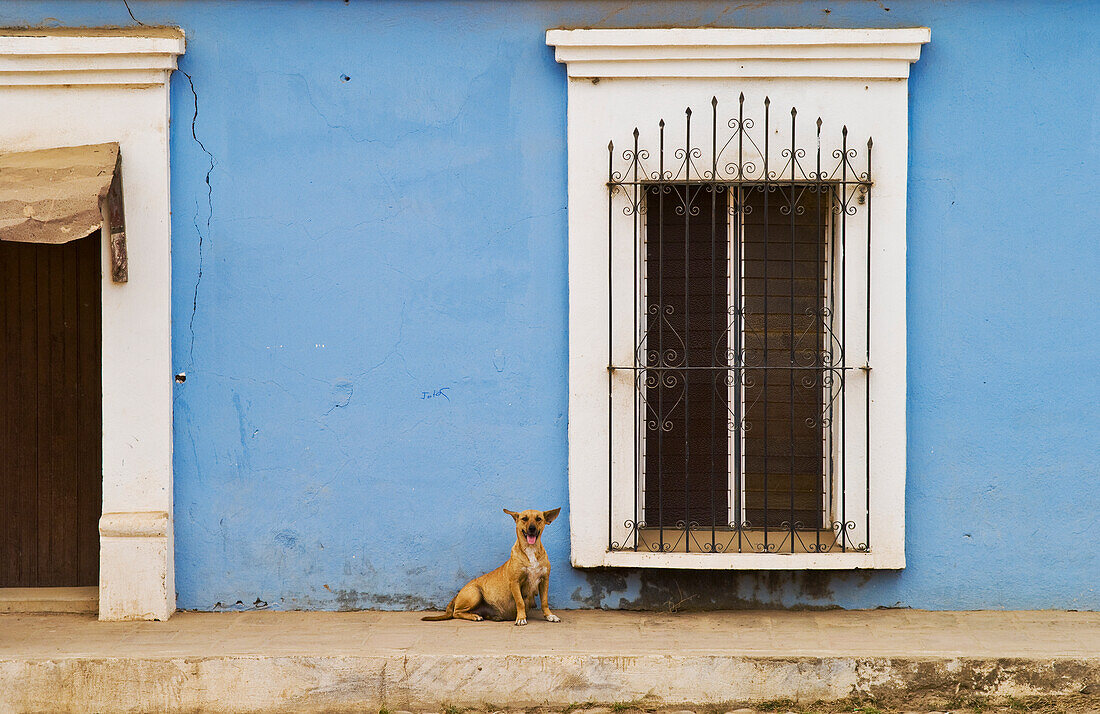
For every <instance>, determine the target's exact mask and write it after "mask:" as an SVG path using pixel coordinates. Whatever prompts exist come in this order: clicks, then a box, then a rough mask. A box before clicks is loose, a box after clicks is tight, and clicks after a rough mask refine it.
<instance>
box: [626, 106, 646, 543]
mask: <svg viewBox="0 0 1100 714" xmlns="http://www.w3.org/2000/svg"><path fill="white" fill-rule="evenodd" d="M639 161H640V159H639V158H638V127H634V157H633V161H632V162H631V164H632V165H631V173H632V174H633V178H634V188H633V189H632V194H633V201H634V203H633V206H634V209H633V210H634V214H633V216H632V218H633V219H634V253H633V256H634V293H633V300H634V335H635V337H636V339H635V340H634V349H633V350H632V352H633V353H634V354H633V358H632V359H633V364H634V493H633V495H632V500H633V501H634V528H633V531H634V550H635V551H637V550H638V530H639V527H640V526H639V525H638V519H639V515H638V506H639V504H638V500H639V498H638V494H639V492H640V489H641V488H644V483H643V485H641V486H640V485H639V481H641V478H640V475H641V469H642V464H641V461H640V454H639V453H638V452H639V451H641V449H642V441H643V439H645V428H644V426H641V424H644V423H645V411H644V409H643V410H642V411H641V413H639V407H640V406H641V404H639V403H638V402H639V389H644V388H645V380H643V381H642V384H641V385H639V384H638V376H639V374H640V372H639V371H638V348H639V346H641V337H642V335H643V334H645V332H644V330H640V329H639V327H638V324H639V320H638V303H639V302H642V306H643V307H642V314H643V316H642V319H643V320H644V319H645V312H646V310H645V302H644V300H645V298H644V297H642V300H641V301H639V297H641V296H640V295H639V291H638V263H640V262H641V261H642V260H643V257H642V256H643V253H642V247H641V246H640V245H639V244H638V221H640V220H641V218H640V217H639V210H640V209H641V203H639V202H638V162H639ZM642 200H645V197H643V198H642ZM639 422H641V424H640V423H639ZM623 545H624V546H625V545H626V544H625V543H624V544H623Z"/></svg>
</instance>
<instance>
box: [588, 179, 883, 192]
mask: <svg viewBox="0 0 1100 714" xmlns="http://www.w3.org/2000/svg"><path fill="white" fill-rule="evenodd" d="M685 185H686V186H753V187H757V186H759V187H764V186H775V187H776V188H777V189H780V188H784V187H787V186H790V185H791V180H790V179H789V178H788V179H783V178H779V177H777V178H771V179H768V180H767V181H765V180H764V179H759V178H755V179H675V178H666V179H638V180H637V181H627V180H625V179H624V180H622V181H608V182H607V186H609V187H610V186H685ZM794 185H795V186H799V187H804V188H809V187H812V186H866V187H868V188H870V187H872V186H874V182H873V181H870V180H862V179H858V178H855V177H852V178H849V179H836V178H832V179H821V180H820V181H819V180H815V179H798V180H796V181H795V182H794Z"/></svg>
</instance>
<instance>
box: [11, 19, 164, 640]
mask: <svg viewBox="0 0 1100 714" xmlns="http://www.w3.org/2000/svg"><path fill="white" fill-rule="evenodd" d="M183 51H184V37H183V33H182V32H181V31H180V30H177V29H174V28H157V27H148V28H147V27H141V28H134V29H88V28H46V29H33V30H27V29H9V30H0V106H3V107H4V111H3V112H0V151H4V152H7V151H30V150H34V149H44V148H51V147H57V146H79V145H84V144H99V143H104V142H112V141H117V142H118V143H119V146H120V149H121V154H122V172H123V190H124V192H125V199H124V203H125V206H126V229H127V239H128V243H129V247H130V251H129V267H130V276H129V282H127V283H123V284H116V283H113V282H111V278H110V275H111V270H110V266H109V259H110V251H109V250H108V249H107V246H106V243H104V246H103V251H102V255H103V265H102V270H101V272H102V276H103V277H102V289H101V297H102V303H103V335H102V338H103V339H102V345H103V347H102V359H103V372H102V375H103V510H102V517H101V519H100V522H99V532H100V575H99V618H100V619H101V620H165V619H167V618H168V617H169V616H170V615H171V614H172V613H173V612H174V611H175V603H176V596H175V580H174V568H173V565H174V564H173V553H174V544H173V529H172V361H171V358H172V354H171V334H172V333H171V327H172V300H171V298H172V294H171V292H172V287H171V286H172V280H171V278H172V270H171V268H172V263H171V220H170V218H171V213H170V201H169V185H170V181H169V162H168V123H169V95H168V81H169V76H170V75H171V73H172V71H173V70H174V69H175V68H176V58H177V56H179V55H180V54H182V53H183Z"/></svg>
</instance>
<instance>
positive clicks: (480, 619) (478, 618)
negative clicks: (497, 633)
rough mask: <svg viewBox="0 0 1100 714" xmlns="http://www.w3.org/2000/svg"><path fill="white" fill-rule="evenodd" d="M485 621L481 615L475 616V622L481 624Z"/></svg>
mask: <svg viewBox="0 0 1100 714" xmlns="http://www.w3.org/2000/svg"><path fill="white" fill-rule="evenodd" d="M484 619H485V618H484V617H482V616H481V615H474V622H481V621H482V620H484Z"/></svg>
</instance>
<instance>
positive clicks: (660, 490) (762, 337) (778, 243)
mask: <svg viewBox="0 0 1100 714" xmlns="http://www.w3.org/2000/svg"><path fill="white" fill-rule="evenodd" d="M730 193H732V194H733V199H732V200H734V201H740V204H739V205H738V204H736V203H735V207H736V208H737V209H738V210H737V211H735V215H734V217H733V219H732V220H735V221H738V220H740V221H741V223H742V225H743V236H742V251H741V252H742V265H741V268H740V270H741V273H742V276H741V300H742V306H741V307H742V311H743V325H742V329H743V352H742V355H741V359H742V360H743V364H744V366H745V371H744V375H743V381H742V384H743V388H742V394H743V407H742V410H743V411H741V412H740V413H741V415H742V416H743V432H742V433H743V441H742V445H743V457H744V464H743V471H741V472H740V479H741V483H740V484H739V483H737V481H736V478H734V479H732V480H733V486H732V487H733V488H736V489H738V490H739V491H740V489H741V488H743V489H744V503H743V506H744V513H745V520H746V522H747V523H748V524H749V526H750V527H754V528H760V527H764V526H767V527H769V528H780V527H781V526H782V525H783V524H793V525H794V526H795V527H798V528H806V529H813V528H820V527H821V526H822V523H823V510H824V504H823V489H824V485H823V484H824V477H823V474H824V436H825V432H824V427H823V419H822V417H823V414H822V412H823V408H824V402H825V389H824V386H823V384H822V379H823V377H822V375H823V374H825V373H826V372H825V371H824V370H823V369H822V368H823V366H824V365H823V363H822V359H823V358H822V350H823V347H824V336H823V331H822V322H823V319H824V316H823V307H824V305H825V290H826V287H827V286H826V282H825V280H826V264H827V255H826V250H827V246H826V225H827V220H826V219H827V216H826V213H825V210H824V206H825V202H824V201H818V199H817V194H816V193H815V192H814V191H813V190H812V188H810V187H807V186H800V187H796V188H795V189H794V194H793V195H794V202H793V205H792V192H791V188H790V187H779V186H771V187H769V188H768V189H765V188H764V187H763V186H753V187H743V188H740V189H737V188H731V189H728V190H725V191H721V192H717V193H714V192H711V191H710V190H707V189H704V188H702V187H699V186H692V187H688V186H683V185H681V186H672V187H671V191H669V192H664V193H662V192H660V190H659V189H650V190H649V193H648V194H647V202H646V243H645V271H644V273H645V276H646V282H645V292H646V295H645V303H644V304H645V306H646V325H645V329H646V337H645V361H646V368H647V369H646V372H645V375H646V378H647V379H648V380H649V381H648V383H647V386H644V387H643V389H644V397H645V402H646V405H645V406H646V412H645V424H644V434H645V458H644V471H645V479H644V488H645V494H644V498H645V513H644V516H645V518H644V520H645V523H646V525H648V526H651V527H653V526H663V527H674V526H677V525H678V524H682V526H681V527H683V526H687V525H689V524H695V525H698V526H708V527H709V526H711V525H717V526H725V525H728V521H727V519H728V511H727V507H728V505H730V504H733V505H734V509H735V510H738V509H739V507H740V506H741V505H742V504H741V495H740V493H736V494H730V491H729V489H730V488H731V486H730V482H731V478H730V476H729V461H728V455H729V445H728V444H729V442H728V431H727V425H728V424H731V423H733V422H734V421H735V418H734V414H733V412H734V410H733V409H731V408H730V406H729V399H728V394H729V391H728V389H727V381H726V380H727V378H729V379H733V378H734V374H735V372H733V371H727V370H726V368H725V364H726V363H727V359H728V360H729V364H734V363H735V358H734V356H733V355H732V354H730V355H727V349H728V348H729V346H730V340H731V337H730V330H731V329H738V328H737V325H736V321H735V320H734V319H733V316H732V315H731V314H730V312H729V310H728V307H729V301H728V294H727V284H728V283H727V281H728V273H729V267H728V263H727V250H728V241H729V236H728V230H727V222H726V221H727V205H728V199H727V196H729V194H730ZM738 197H739V198H738ZM685 206H686V207H687V208H688V210H689V211H690V210H691V208H692V207H695V208H697V209H698V213H697V214H696V215H688V216H685V211H684V209H685ZM712 211H713V213H714V215H715V216H717V218H716V220H715V225H714V226H713V229H712V222H711V218H710V216H711V213H712ZM685 261H686V262H685ZM735 468H736V467H735ZM739 518H740V514H738V513H735V514H734V516H733V520H734V521H737V520H738V519H739ZM788 527H789V526H788Z"/></svg>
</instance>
